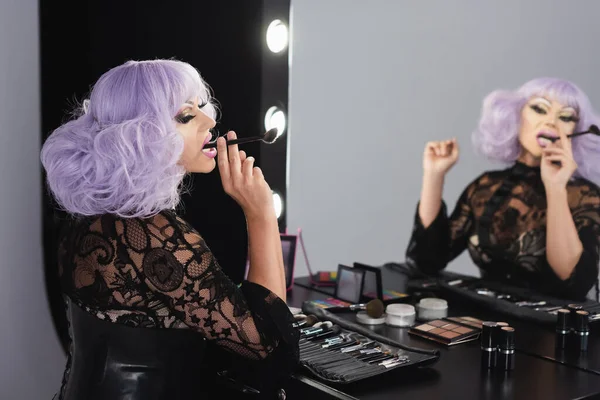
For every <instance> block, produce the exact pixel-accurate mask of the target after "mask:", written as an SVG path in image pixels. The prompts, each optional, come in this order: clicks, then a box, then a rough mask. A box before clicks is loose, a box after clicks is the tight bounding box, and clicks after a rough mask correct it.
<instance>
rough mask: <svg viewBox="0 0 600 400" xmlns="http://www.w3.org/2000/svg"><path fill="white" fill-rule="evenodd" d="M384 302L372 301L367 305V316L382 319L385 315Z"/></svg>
mask: <svg viewBox="0 0 600 400" xmlns="http://www.w3.org/2000/svg"><path fill="white" fill-rule="evenodd" d="M383 311H384V307H383V302H382V301H381V300H379V299H374V300H371V301H369V302H368V303H367V315H368V316H369V317H371V318H380V317H381V316H382V315H383Z"/></svg>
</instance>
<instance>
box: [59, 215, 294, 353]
mask: <svg viewBox="0 0 600 400" xmlns="http://www.w3.org/2000/svg"><path fill="white" fill-rule="evenodd" d="M63 232H64V233H63V234H62V236H61V238H60V249H59V273H60V277H61V285H62V288H63V291H64V292H65V294H66V295H67V296H69V297H70V298H71V299H72V300H73V301H74V302H75V303H76V304H78V305H79V306H80V307H82V308H83V309H85V310H86V311H87V312H89V313H90V314H92V315H94V316H95V317H97V318H99V319H101V320H106V321H110V322H113V323H120V324H125V325H128V326H134V327H140V328H167V329H193V330H195V331H197V332H198V333H199V334H201V335H203V336H204V337H205V338H207V339H209V340H212V341H214V342H215V343H217V344H218V345H219V346H221V347H223V348H225V349H227V350H229V351H231V352H233V353H235V354H238V355H240V356H242V357H244V358H246V359H255V360H260V359H264V358H266V357H268V356H269V355H270V354H271V353H272V352H273V351H274V350H275V349H278V351H277V352H276V353H278V354H280V355H283V354H284V355H285V357H286V358H287V359H288V360H291V362H292V363H294V362H295V360H297V358H298V330H297V329H296V328H294V327H293V326H292V323H293V322H294V319H293V316H292V314H291V313H290V311H289V308H288V307H287V305H286V304H285V303H284V302H283V301H282V300H281V299H280V298H279V297H278V296H276V295H275V294H274V293H272V292H270V291H269V290H267V289H266V288H264V287H263V286H260V285H257V284H254V283H251V282H248V281H244V282H242V285H241V287H238V286H237V285H236V284H234V283H233V282H232V281H231V280H230V279H229V278H228V277H227V276H226V275H225V274H224V273H223V272H222V270H221V268H220V267H219V264H218V263H217V260H215V258H214V257H213V255H212V253H211V252H210V250H209V249H208V247H207V245H206V243H205V242H204V240H203V239H202V237H201V236H200V235H199V234H198V232H196V231H195V230H194V229H193V228H192V227H191V226H190V225H189V224H188V223H186V222H185V221H183V220H182V219H181V218H179V217H178V216H177V215H176V214H175V213H174V212H170V211H165V212H161V213H160V214H158V215H156V216H154V217H152V218H147V219H140V218H119V217H117V216H114V215H103V216H99V217H94V218H84V219H80V220H73V221H70V222H69V223H68V224H67V227H66V229H64V231H63Z"/></svg>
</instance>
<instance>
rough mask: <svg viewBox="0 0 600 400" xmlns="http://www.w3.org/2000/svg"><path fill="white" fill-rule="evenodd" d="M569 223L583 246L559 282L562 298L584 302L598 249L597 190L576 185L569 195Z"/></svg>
mask: <svg viewBox="0 0 600 400" xmlns="http://www.w3.org/2000/svg"><path fill="white" fill-rule="evenodd" d="M569 203H570V208H571V214H572V216H573V221H574V222H575V226H576V228H577V232H578V234H579V239H580V240H581V243H582V245H583V253H582V254H581V257H580V258H579V261H578V262H577V265H576V266H575V268H574V269H573V272H572V273H571V276H570V277H569V278H568V279H567V280H565V281H564V282H563V286H564V287H563V290H564V291H565V293H564V295H566V296H568V297H569V298H573V299H578V298H584V297H585V296H586V294H587V293H588V291H589V290H590V289H591V288H592V286H593V285H594V283H595V282H596V280H597V279H598V262H599V255H598V254H599V247H600V189H598V187H596V186H595V185H593V184H590V183H585V184H581V185H577V187H576V189H575V190H573V191H571V192H570V193H569Z"/></svg>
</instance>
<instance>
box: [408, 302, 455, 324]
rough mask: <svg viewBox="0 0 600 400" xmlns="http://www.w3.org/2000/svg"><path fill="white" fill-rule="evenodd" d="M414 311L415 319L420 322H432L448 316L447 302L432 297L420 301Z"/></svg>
mask: <svg viewBox="0 0 600 400" xmlns="http://www.w3.org/2000/svg"><path fill="white" fill-rule="evenodd" d="M416 309H417V317H418V318H419V319H420V320H422V321H433V320H434V319H440V318H445V317H447V316H448V302H447V301H446V300H443V299H436V298H433V297H428V298H424V299H421V301H419V303H418V304H417V306H416Z"/></svg>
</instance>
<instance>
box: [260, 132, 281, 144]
mask: <svg viewBox="0 0 600 400" xmlns="http://www.w3.org/2000/svg"><path fill="white" fill-rule="evenodd" d="M277 132H278V130H277V128H272V129H269V130H268V131H267V132H266V133H265V135H264V136H263V137H262V141H263V142H265V143H268V144H271V143H273V142H274V141H275V140H276V139H277Z"/></svg>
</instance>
